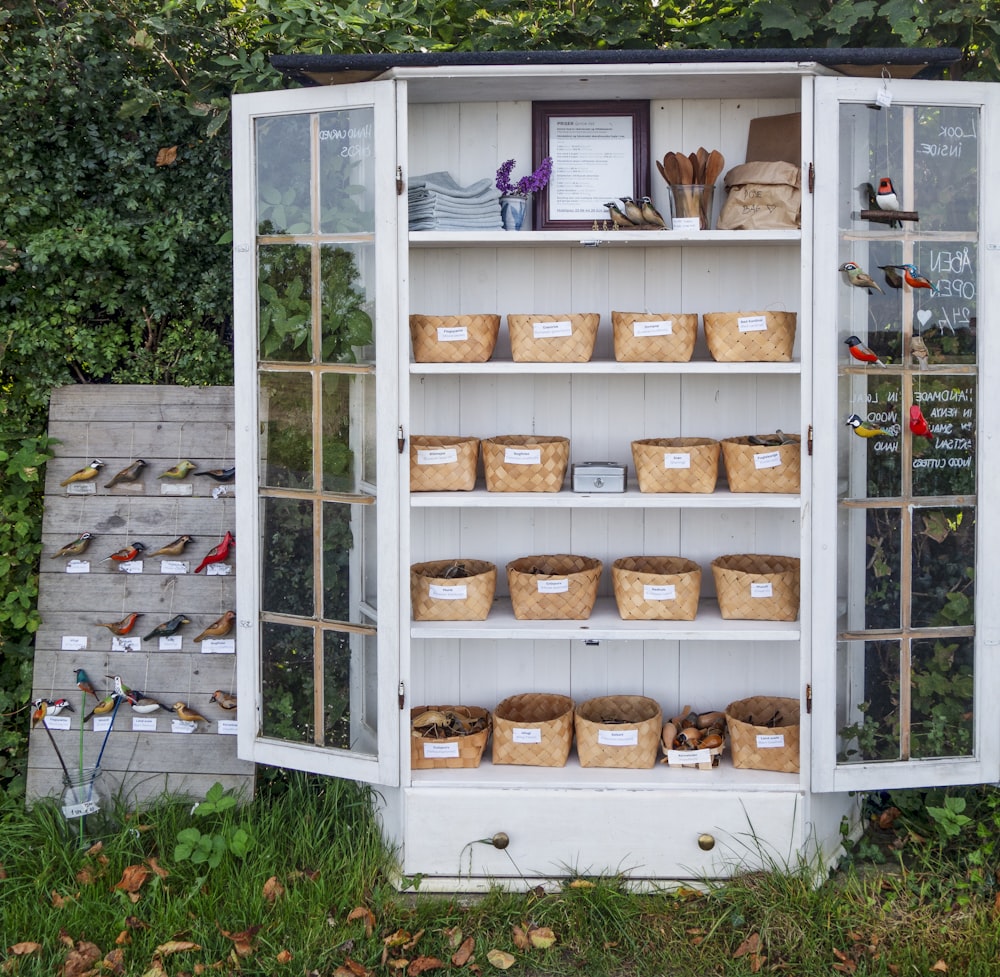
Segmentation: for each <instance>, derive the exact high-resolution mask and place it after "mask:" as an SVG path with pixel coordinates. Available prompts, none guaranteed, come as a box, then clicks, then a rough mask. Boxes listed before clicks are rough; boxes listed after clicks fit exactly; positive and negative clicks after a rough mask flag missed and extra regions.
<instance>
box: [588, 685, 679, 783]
mask: <svg viewBox="0 0 1000 977" xmlns="http://www.w3.org/2000/svg"><path fill="white" fill-rule="evenodd" d="M662 725H663V714H662V712H661V711H660V707H659V705H658V704H657V702H656V700H655V699H649V698H647V697H646V696H644V695H605V696H600V697H599V698H597V699H588V700H587V701H586V702H582V703H580V705H579V706H577V708H576V752H577V753H578V754H579V757H580V766H581V767H628V768H629V769H632V770H640V769H644V768H647V767H652V766H653V765H654V764H655V763H656V751H657V749H658V747H659V743H660V729H661V727H662Z"/></svg>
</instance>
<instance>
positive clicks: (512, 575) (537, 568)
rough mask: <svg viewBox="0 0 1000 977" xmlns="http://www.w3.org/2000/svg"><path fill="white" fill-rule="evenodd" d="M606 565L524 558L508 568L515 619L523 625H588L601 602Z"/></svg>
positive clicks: (567, 557) (562, 556)
mask: <svg viewBox="0 0 1000 977" xmlns="http://www.w3.org/2000/svg"><path fill="white" fill-rule="evenodd" d="M601 569H602V564H601V561H600V560H595V559H593V558H592V557H589V556H573V555H572V554H568V553H558V554H555V555H553V556H522V557H521V558H520V559H517V560H511V562H510V563H508V564H507V587H508V589H509V590H510V601H511V606H512V607H513V610H514V617H516V618H517V619H518V620H519V621H585V620H587V618H589V617H590V612H591V611H592V610H593V609H594V601H596V600H597V584H598V583H599V581H600V579H601Z"/></svg>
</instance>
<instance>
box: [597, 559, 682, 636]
mask: <svg viewBox="0 0 1000 977" xmlns="http://www.w3.org/2000/svg"><path fill="white" fill-rule="evenodd" d="M611 580H612V583H613V584H614V588H615V602H616V603H617V604H618V613H619V614H620V615H621V617H622V619H623V620H626V621H693V620H694V619H695V617H696V616H697V614H698V594H699V593H700V590H701V567H700V566H698V564H697V563H695V562H694V561H692V560H686V559H684V557H681V556H623V557H621V558H620V559H618V560H615V562H614V563H613V564H612V565H611Z"/></svg>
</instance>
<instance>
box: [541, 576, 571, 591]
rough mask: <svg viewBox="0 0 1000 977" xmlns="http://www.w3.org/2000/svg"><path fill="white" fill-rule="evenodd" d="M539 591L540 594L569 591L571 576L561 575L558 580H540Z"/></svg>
mask: <svg viewBox="0 0 1000 977" xmlns="http://www.w3.org/2000/svg"><path fill="white" fill-rule="evenodd" d="M538 593H540V594H566V593H569V577H561V578H560V579H558V580H539V581H538Z"/></svg>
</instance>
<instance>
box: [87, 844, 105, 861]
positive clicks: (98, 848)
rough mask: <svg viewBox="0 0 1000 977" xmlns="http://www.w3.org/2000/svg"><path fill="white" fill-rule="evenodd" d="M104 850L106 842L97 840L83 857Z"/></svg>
mask: <svg viewBox="0 0 1000 977" xmlns="http://www.w3.org/2000/svg"><path fill="white" fill-rule="evenodd" d="M102 851H104V842H103V841H95V842H94V843H93V844H92V845H91V846H90V847H89V848H88V849H87V850H86V851H85V852H84V853H83V857H84V858H87V857H88V856H90V855H97V854H98V853H99V852H102Z"/></svg>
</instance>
